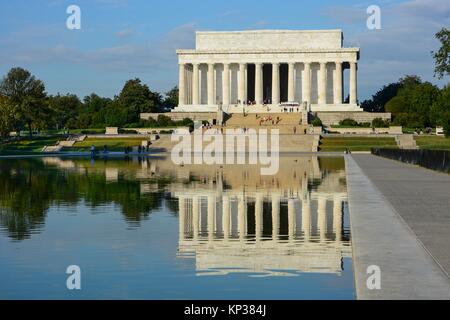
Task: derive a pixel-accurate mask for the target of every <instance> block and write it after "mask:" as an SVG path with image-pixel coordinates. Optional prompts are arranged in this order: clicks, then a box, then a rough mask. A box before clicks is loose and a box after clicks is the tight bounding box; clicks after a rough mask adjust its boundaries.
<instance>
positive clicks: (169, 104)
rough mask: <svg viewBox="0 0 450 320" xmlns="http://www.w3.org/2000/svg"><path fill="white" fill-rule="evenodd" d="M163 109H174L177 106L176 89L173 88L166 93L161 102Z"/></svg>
mask: <svg viewBox="0 0 450 320" xmlns="http://www.w3.org/2000/svg"><path fill="white" fill-rule="evenodd" d="M163 105H164V107H166V108H174V107H176V106H178V87H177V86H175V87H173V88H172V89H171V90H170V91H168V92H166V97H165V99H164V102H163Z"/></svg>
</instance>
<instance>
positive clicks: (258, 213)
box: [179, 195, 342, 242]
mask: <svg viewBox="0 0 450 320" xmlns="http://www.w3.org/2000/svg"><path fill="white" fill-rule="evenodd" d="M187 199H189V198H186V197H180V198H179V219H180V220H179V223H180V225H179V231H180V240H182V239H184V238H185V235H186V232H187V230H191V231H192V233H193V236H194V239H196V238H197V237H198V235H199V231H200V230H199V227H200V201H199V200H200V197H199V196H193V197H192V198H190V199H191V200H192V206H189V207H190V208H191V209H192V211H191V215H188V208H187V206H186V200H187ZM271 201H272V237H273V238H276V237H277V236H278V235H279V229H280V197H279V196H276V195H274V196H272V199H271ZM317 201H318V204H317V226H318V230H319V235H320V240H325V239H326V232H327V212H326V202H327V199H326V198H322V197H320V198H319V199H318V200H317ZM310 202H311V201H310V199H302V201H301V203H302V208H301V225H302V226H301V229H302V232H303V235H304V237H305V240H309V239H310V237H311V203H310ZM215 208H216V197H215V196H208V204H207V230H208V236H209V237H211V238H213V237H214V234H215V232H217V231H219V230H217V229H218V228H217V221H216V210H215ZM188 216H189V217H191V219H189V221H188V219H187V217H188ZM187 221H188V222H187ZM186 222H187V223H186ZM186 224H188V225H189V227H192V228H187V225H186ZM237 229H238V231H239V237H240V238H243V237H244V236H245V235H246V234H247V202H246V200H245V198H244V197H239V198H238V206H237ZM296 229H297V219H296V210H295V199H289V200H288V235H289V236H290V237H293V236H294V235H295V233H296ZM222 231H223V236H224V238H225V239H226V238H228V237H229V236H230V232H231V206H230V198H229V197H228V196H223V197H222ZM262 231H263V197H262V196H256V198H255V236H256V238H260V237H261V236H262ZM333 232H334V233H335V241H336V242H340V241H341V236H342V200H341V199H340V198H337V199H334V201H333Z"/></svg>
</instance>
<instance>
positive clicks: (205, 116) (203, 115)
mask: <svg viewBox="0 0 450 320" xmlns="http://www.w3.org/2000/svg"><path fill="white" fill-rule="evenodd" d="M159 115H163V116H166V117H169V118H170V119H172V120H174V121H178V120H183V119H185V118H189V119H192V120H193V121H197V120H198V121H209V122H211V123H212V120H213V119H214V120H215V119H217V112H164V113H141V115H140V117H141V119H144V120H148V119H150V118H153V119H155V120H156V119H157V118H158V116H159Z"/></svg>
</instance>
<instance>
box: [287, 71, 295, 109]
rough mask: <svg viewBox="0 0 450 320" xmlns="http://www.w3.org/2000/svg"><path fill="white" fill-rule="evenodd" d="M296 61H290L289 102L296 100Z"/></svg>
mask: <svg viewBox="0 0 450 320" xmlns="http://www.w3.org/2000/svg"><path fill="white" fill-rule="evenodd" d="M294 66H295V64H294V63H289V66H288V102H292V101H294V100H295V74H294Z"/></svg>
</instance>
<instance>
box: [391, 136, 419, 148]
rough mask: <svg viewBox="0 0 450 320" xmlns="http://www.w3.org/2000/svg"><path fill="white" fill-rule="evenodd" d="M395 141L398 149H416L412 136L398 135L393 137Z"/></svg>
mask: <svg viewBox="0 0 450 320" xmlns="http://www.w3.org/2000/svg"><path fill="white" fill-rule="evenodd" d="M395 141H396V142H397V145H398V147H399V148H400V149H418V148H417V144H416V140H414V136H413V135H412V134H399V135H397V136H395Z"/></svg>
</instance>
